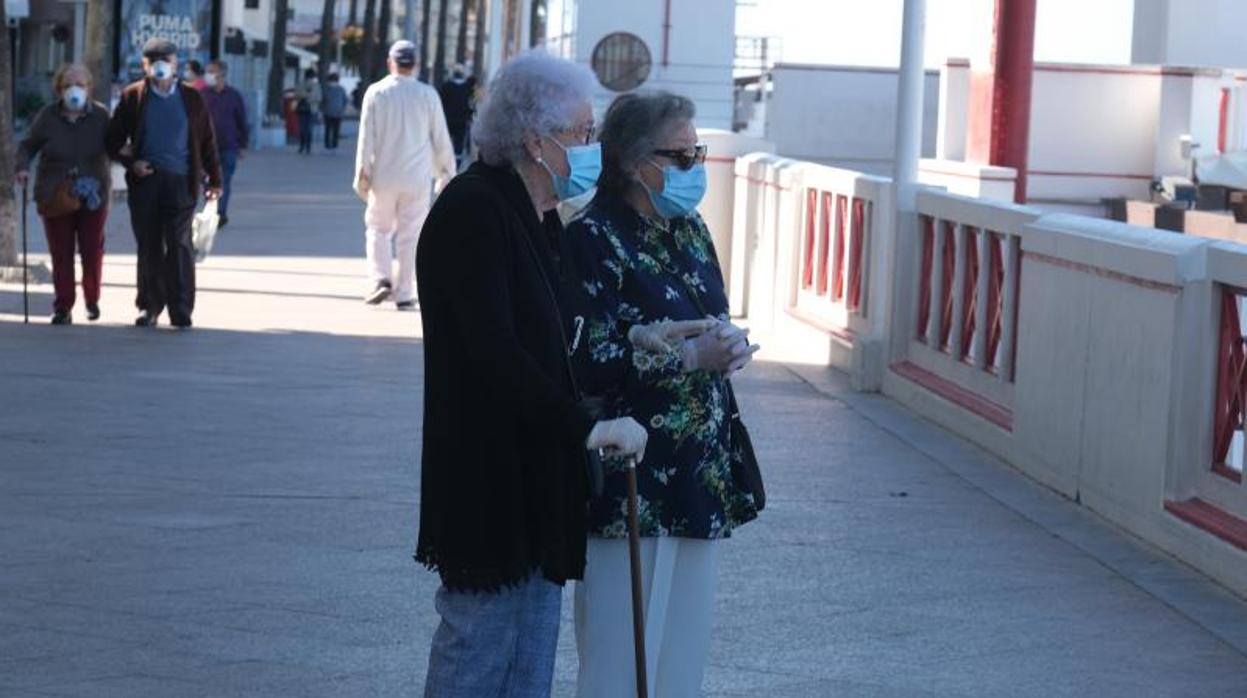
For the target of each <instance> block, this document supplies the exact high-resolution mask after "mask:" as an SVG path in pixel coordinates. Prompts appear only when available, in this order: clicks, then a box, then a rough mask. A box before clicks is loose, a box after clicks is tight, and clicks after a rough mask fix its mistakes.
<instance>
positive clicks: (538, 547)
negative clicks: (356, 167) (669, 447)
mask: <svg viewBox="0 0 1247 698" xmlns="http://www.w3.org/2000/svg"><path fill="white" fill-rule="evenodd" d="M403 60H406V59H405V58H404V59H403ZM412 79H413V80H414V78H412ZM595 85H596V82H595V81H594V78H593V74H592V73H590V72H589V70H588V69H587V68H585V67H584V66H578V65H576V64H575V63H572V62H570V61H565V60H563V59H561V58H554V57H553V56H549V55H547V54H542V53H530V54H525V55H523V56H520V57H519V58H517V59H515V60H514V61H512V62H511V63H509V64H507V65H505V66H503V67H502V70H501V71H500V73H499V76H498V78H497V80H496V81H495V83H494V87H493V89H492V90H491V91H490V97H489V100H488V101H487V102H486V103H485V106H484V108H483V109H482V112H481V119H480V122H479V123H478V124H477V127H476V130H477V132H476V142H477V144H478V146H479V147H480V151H481V160H480V161H478V162H476V163H474V164H473V165H472V166H471V168H469V169H468V171H467V172H465V173H464V174H462V175H460V176H458V177H456V178H455V179H454V181H452V182H451V183H450V185H449V186H447V187H446V190H445V191H444V192H442V194H441V196H439V197H438V199H437V203H436V204H435V205H434V206H433V210H432V212H431V213H430V214H429V220H428V223H427V224H426V225H425V229H424V233H423V234H422V239H421V240H420V251H419V261H418V262H417V264H418V266H419V269H420V277H419V282H420V296H421V302H422V305H423V323H424V345H425V366H424V375H425V388H424V405H425V418H424V430H423V433H424V455H423V459H422V461H421V469H422V474H421V493H420V540H419V543H418V545H417V549H416V559H417V560H418V561H420V562H422V563H424V564H425V565H427V566H428V567H429V568H430V569H433V570H435V571H437V572H438V573H439V576H440V577H441V582H442V584H441V587H440V588H439V589H438V591H437V594H436V597H435V599H434V605H435V606H436V608H437V612H438V614H439V615H440V616H441V619H442V620H441V623H440V624H439V625H438V628H437V631H436V632H435V633H434V635H433V643H432V647H431V649H430V652H429V670H428V675H427V677H426V679H425V686H424V694H425V696H426V698H477V697H478V696H513V697H517V698H518V697H520V696H524V697H525V698H530V697H537V696H549V695H550V688H551V683H552V680H553V675H554V654H555V647H556V646H557V644H558V633H559V617H560V612H559V608H560V606H561V604H562V585H563V584H564V583H565V582H566V580H568V579H576V578H579V577H580V574H581V570H582V569H583V567H584V555H585V520H584V517H585V500H586V497H587V495H588V484H587V476H586V473H587V466H586V459H587V456H588V451H587V449H599V448H611V449H615V450H617V451H618V452H619V453H620V454H622V455H633V456H636V457H637V458H640V457H641V456H642V454H643V453H644V450H645V440H646V433H645V429H644V428H642V427H641V425H640V424H637V423H636V422H635V421H633V420H632V419H630V418H627V417H623V418H619V419H616V420H612V421H605V422H602V421H597V418H596V416H595V414H594V413H593V412H592V411H591V410H589V409H588V408H587V407H585V406H584V405H583V404H581V403H580V402H579V395H578V394H577V391H576V387H575V381H574V380H573V378H572V375H571V370H570V367H569V366H568V363H567V345H566V342H565V340H564V339H563V331H562V327H561V323H562V320H561V319H560V314H559V309H558V306H557V304H556V302H555V298H554V294H553V292H552V290H551V288H552V286H551V284H552V283H553V280H554V277H553V273H554V260H553V255H552V254H551V249H550V241H551V236H557V235H558V234H559V233H561V232H562V225H561V224H560V223H559V219H558V215H557V214H556V213H555V211H554V209H555V207H556V206H557V204H558V202H559V200H560V199H562V198H566V197H567V196H568V195H569V194H570V192H571V189H570V188H569V185H568V182H569V181H571V182H575V185H574V186H575V187H585V188H587V187H590V186H592V184H593V181H594V180H595V179H596V178H597V170H598V167H597V165H598V160H597V157H596V156H597V151H596V148H594V147H593V146H587V145H586V143H587V142H588V141H589V140H590V139H591V138H592V134H593V109H592V108H591V106H590V104H589V95H590V94H591V93H592V90H593V88H594V86H595ZM428 89H429V90H430V92H431V91H432V90H431V88H428ZM434 96H435V95H434ZM437 114H438V117H439V120H440V116H441V110H440V108H439V109H438V111H437ZM447 140H449V137H447ZM448 152H449V149H448ZM572 153H574V154H575V155H574V156H573V155H572ZM578 190H581V189H578ZM581 191H582V190H581ZM625 579H626V577H625ZM628 628H629V626H628V625H627V624H624V625H623V626H621V627H620V628H618V632H619V633H621V634H623V635H625V636H626V635H627V633H628V632H629V629H628Z"/></svg>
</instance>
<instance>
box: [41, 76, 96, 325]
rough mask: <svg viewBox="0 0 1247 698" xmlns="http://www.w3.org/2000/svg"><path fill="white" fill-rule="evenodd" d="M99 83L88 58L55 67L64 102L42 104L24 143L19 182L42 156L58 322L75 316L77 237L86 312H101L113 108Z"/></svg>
mask: <svg viewBox="0 0 1247 698" xmlns="http://www.w3.org/2000/svg"><path fill="white" fill-rule="evenodd" d="M92 82H93V80H92V77H91V73H90V71H88V70H87V68H86V67H85V66H82V65H78V64H74V65H66V66H62V67H61V69H60V70H58V71H56V76H55V77H54V78H53V80H52V91H53V92H54V93H55V94H56V96H57V101H56V102H53V103H52V104H49V105H47V106H46V107H44V108H43V109H42V110H40V111H39V113H38V114H37V115H36V116H35V119H34V122H33V123H32V124H31V126H30V131H29V133H28V134H27V135H26V138H25V140H23V141H22V142H21V143H20V144H19V145H18V148H17V182H18V184H20V185H22V186H26V183H27V182H28V181H29V178H30V174H29V168H30V163H31V160H33V159H34V158H35V157H38V158H39V168H38V170H37V172H36V174H35V197H34V198H35V203H36V204H37V208H38V210H39V213H40V217H41V218H42V219H43V232H44V234H45V235H46V236H47V239H48V252H49V253H51V255H52V283H53V286H54V287H55V289H56V296H55V299H54V300H53V302H52V309H53V315H52V324H53V325H68V324H70V323H72V322H73V315H72V314H71V312H72V311H73V308H74V302H75V301H76V300H77V294H76V288H75V286H76V282H75V280H74V247H75V244H76V245H77V248H78V253H79V255H81V257H82V295H83V296H84V297H85V300H86V304H87V319H88V320H98V319H99V317H100V277H101V275H102V273H103V269H104V224H105V222H106V221H107V220H108V197H109V194H110V193H111V191H112V183H111V178H110V172H109V171H110V168H111V163H109V161H108V151H107V150H106V149H105V147H104V139H105V135H106V133H107V131H108V108H107V107H105V106H104V105H103V104H99V103H98V102H92V101H91V99H90V98H89V97H88V95H90V94H91V87H92Z"/></svg>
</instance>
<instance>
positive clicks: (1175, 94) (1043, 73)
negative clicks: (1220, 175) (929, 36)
mask: <svg viewBox="0 0 1247 698" xmlns="http://www.w3.org/2000/svg"><path fill="white" fill-rule="evenodd" d="M1243 82H1244V81H1243V80H1242V74H1241V73H1238V72H1235V71H1228V70H1223V69H1220V68H1183V67H1156V66H1107V65H1084V64H1064V63H1040V64H1037V65H1036V66H1035V79H1034V88H1033V89H1034V94H1033V100H1032V105H1033V106H1032V110H1031V127H1030V152H1029V160H1030V162H1029V172H1028V173H1027V179H1028V183H1027V195H1028V203H1032V204H1035V205H1039V206H1041V207H1043V208H1044V209H1045V210H1048V211H1059V210H1067V211H1068V210H1072V211H1079V212H1083V213H1088V214H1091V215H1102V213H1103V207H1102V205H1101V201H1102V200H1103V199H1106V198H1116V197H1126V198H1131V199H1143V200H1146V199H1148V198H1150V186H1151V182H1152V181H1153V180H1157V179H1160V178H1162V177H1165V176H1171V175H1178V176H1183V175H1187V174H1188V173H1189V170H1190V163H1189V161H1188V160H1185V159H1183V157H1182V155H1181V151H1180V148H1179V145H1178V139H1179V137H1180V136H1183V135H1190V136H1192V137H1193V139H1194V140H1195V141H1196V142H1197V143H1199V145H1200V147H1199V149H1198V150H1197V151H1196V154H1197V155H1212V154H1215V153H1216V152H1217V150H1216V149H1217V137H1218V130H1219V127H1220V121H1221V120H1220V104H1221V91H1222V89H1230V90H1231V102H1230V113H1229V118H1228V121H1227V126H1228V129H1227V136H1228V138H1227V150H1237V149H1241V148H1243V147H1245V146H1247V125H1244V123H1243V122H1244V121H1247V89H1244V87H1243ZM941 83H942V85H943V90H944V93H943V94H942V95H941V101H940V115H939V123H938V142H939V149H938V152H939V157H940V158H941V159H944V160H953V161H955V160H960V159H965V158H967V157H982V152H981V151H983V149H984V148H983V147H982V144H983V143H984V142H985V141H986V138H987V132H986V131H987V129H988V128H989V124H988V122H987V121H986V120H984V119H983V118H978V117H979V114H978V112H977V111H976V107H975V105H976V104H979V103H981V102H982V101H983V94H982V92H983V91H984V90H985V89H987V87H988V86H987V83H986V82H985V81H984V80H982V79H981V77H980V76H979V75H978V74H972V73H971V66H970V64H969V63H968V62H966V61H960V60H955V61H949V63H948V64H947V65H946V66H945V67H944V68H943V69H942V71H941ZM976 153H977V155H975V154H976Z"/></svg>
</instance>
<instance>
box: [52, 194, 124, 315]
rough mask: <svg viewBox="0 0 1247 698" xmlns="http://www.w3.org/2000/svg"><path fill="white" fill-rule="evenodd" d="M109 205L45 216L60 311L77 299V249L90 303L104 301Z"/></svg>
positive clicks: (70, 307) (55, 301)
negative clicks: (75, 262)
mask: <svg viewBox="0 0 1247 698" xmlns="http://www.w3.org/2000/svg"><path fill="white" fill-rule="evenodd" d="M107 220H108V207H107V206H101V207H100V209H99V210H98V211H88V210H86V209H85V208H84V209H79V210H78V211H75V212H74V213H70V214H67V215H64V216H57V217H56V218H44V219H43V232H44V233H45V234H46V235H47V238H48V252H50V253H51V254H52V285H53V287H54V288H55V289H56V299H55V300H54V301H53V303H52V307H53V308H54V309H55V310H56V311H57V312H65V313H68V312H69V311H70V310H73V307H74V301H75V300H76V299H77V294H76V293H75V291H76V289H75V285H76V283H75V281H74V248H75V245H76V246H77V249H78V253H79V254H80V255H81V256H82V295H83V297H85V298H86V301H87V303H88V304H92V305H94V304H96V303H99V302H100V275H101V273H102V272H103V270H104V223H105V222H106V221H107Z"/></svg>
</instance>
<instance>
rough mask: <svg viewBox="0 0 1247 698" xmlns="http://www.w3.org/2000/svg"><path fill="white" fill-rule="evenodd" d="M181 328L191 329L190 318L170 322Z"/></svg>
mask: <svg viewBox="0 0 1247 698" xmlns="http://www.w3.org/2000/svg"><path fill="white" fill-rule="evenodd" d="M170 324H171V325H173V326H174V327H176V328H177V329H179V330H189V329H190V328H191V319H190V318H180V319H177V320H174V321H173V322H171V323H170Z"/></svg>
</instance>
